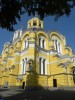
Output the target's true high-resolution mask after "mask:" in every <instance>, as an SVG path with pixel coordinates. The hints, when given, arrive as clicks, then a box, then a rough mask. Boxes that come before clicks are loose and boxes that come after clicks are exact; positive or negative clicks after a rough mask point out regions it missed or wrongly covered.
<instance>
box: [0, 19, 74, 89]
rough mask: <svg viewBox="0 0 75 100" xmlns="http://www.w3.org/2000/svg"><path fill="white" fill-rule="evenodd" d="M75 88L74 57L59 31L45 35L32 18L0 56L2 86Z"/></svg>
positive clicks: (40, 23)
mask: <svg viewBox="0 0 75 100" xmlns="http://www.w3.org/2000/svg"><path fill="white" fill-rule="evenodd" d="M74 86H75V54H73V52H72V49H71V48H70V47H69V46H68V45H67V43H66V38H65V36H63V35H62V34H60V33H58V32H57V31H50V32H46V31H45V30H44V22H43V21H42V20H41V19H40V18H38V17H33V18H32V19H30V20H29V21H28V23H27V29H26V30H25V31H22V29H19V30H17V31H15V32H14V36H13V39H12V41H10V42H7V43H5V44H4V48H3V50H2V53H1V55H0V87H4V88H21V89H25V88H26V87H28V88H36V87H37V88H39V87H43V88H50V87H74Z"/></svg>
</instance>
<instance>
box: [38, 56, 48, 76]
mask: <svg viewBox="0 0 75 100" xmlns="http://www.w3.org/2000/svg"><path fill="white" fill-rule="evenodd" d="M39 74H44V75H47V67H46V60H45V59H43V58H39Z"/></svg>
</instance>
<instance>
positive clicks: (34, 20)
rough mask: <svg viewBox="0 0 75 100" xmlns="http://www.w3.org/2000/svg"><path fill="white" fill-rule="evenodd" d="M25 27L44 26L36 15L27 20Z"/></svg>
mask: <svg viewBox="0 0 75 100" xmlns="http://www.w3.org/2000/svg"><path fill="white" fill-rule="evenodd" d="M27 28H28V29H29V28H44V23H43V21H42V20H41V19H39V18H38V17H34V18H32V19H30V20H29V21H28V26H27Z"/></svg>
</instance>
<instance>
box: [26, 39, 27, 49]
mask: <svg viewBox="0 0 75 100" xmlns="http://www.w3.org/2000/svg"><path fill="white" fill-rule="evenodd" d="M26 48H27V40H26Z"/></svg>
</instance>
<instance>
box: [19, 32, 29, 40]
mask: <svg viewBox="0 0 75 100" xmlns="http://www.w3.org/2000/svg"><path fill="white" fill-rule="evenodd" d="M27 36H29V32H25V33H23V35H22V37H21V40H24V39H25V38H26V37H27Z"/></svg>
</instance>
